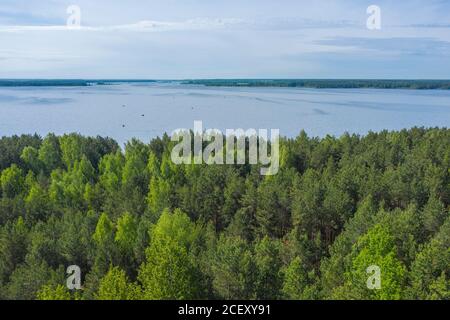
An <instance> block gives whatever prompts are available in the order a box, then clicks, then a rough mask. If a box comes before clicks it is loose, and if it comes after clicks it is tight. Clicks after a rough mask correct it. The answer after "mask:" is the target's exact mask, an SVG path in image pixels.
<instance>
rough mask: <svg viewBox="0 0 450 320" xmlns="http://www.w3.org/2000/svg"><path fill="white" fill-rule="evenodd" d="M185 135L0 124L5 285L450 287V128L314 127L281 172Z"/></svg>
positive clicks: (228, 290) (285, 146) (423, 291)
mask: <svg viewBox="0 0 450 320" xmlns="http://www.w3.org/2000/svg"><path fill="white" fill-rule="evenodd" d="M173 146H174V142H172V141H171V139H170V138H169V136H167V135H163V136H162V137H159V138H155V139H153V140H151V141H150V142H149V143H144V142H141V141H138V140H136V139H132V140H130V141H129V142H128V143H127V144H126V145H125V146H124V147H123V148H121V146H119V145H118V144H117V143H116V142H115V141H114V140H112V139H110V138H104V137H84V136H81V135H79V134H75V133H74V134H66V135H63V136H56V135H54V134H49V135H47V136H46V137H40V136H38V135H22V136H12V137H3V138H1V139H0V172H1V175H0V196H1V198H0V299H3V300H15V299H20V300H34V299H37V300H162V299H163V300H169V299H170V300H172V299H173V300H175V299H176V300H183V299H226V300H228V299H256V300H267V299H287V300H326V299H336V300H341V299H369V300H400V299H421V300H422V299H424V300H425V299H431V300H441V299H450V268H449V266H450V248H449V244H450V215H449V208H450V130H449V129H446V128H411V129H408V130H406V129H405V130H402V131H382V132H377V133H374V132H369V133H368V134H366V135H364V136H360V135H353V134H344V135H342V136H340V137H333V136H326V137H322V138H316V137H309V136H308V135H307V134H306V133H305V132H303V131H302V132H300V133H299V135H298V136H297V137H295V138H282V139H281V141H280V170H279V172H278V174H277V175H274V176H261V175H260V173H259V168H258V166H257V165H206V164H205V165H194V164H192V165H175V164H173V162H172V161H171V159H170V152H171V148H172V147H173ZM71 265H76V266H79V268H80V270H81V277H82V287H81V289H80V290H69V289H68V288H67V286H66V280H67V277H68V275H67V274H66V268H67V267H68V266H71ZM373 265H375V266H379V269H380V272H381V273H380V276H381V285H380V287H379V288H376V289H373V288H369V287H368V285H367V279H368V277H369V276H370V274H368V273H367V268H368V267H370V266H373Z"/></svg>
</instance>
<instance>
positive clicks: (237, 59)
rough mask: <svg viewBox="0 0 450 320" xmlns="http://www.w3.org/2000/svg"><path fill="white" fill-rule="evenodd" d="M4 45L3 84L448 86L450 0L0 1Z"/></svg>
mask: <svg viewBox="0 0 450 320" xmlns="http://www.w3.org/2000/svg"><path fill="white" fill-rule="evenodd" d="M372 4H374V5H377V6H379V7H380V8H381V30H369V29H367V27H366V20H367V18H368V16H369V15H368V14H367V12H366V9H367V7H368V6H369V5H372ZM69 5H77V6H79V8H80V9H81V29H79V30H69V29H67V28H66V27H65V24H66V21H67V18H68V16H69V15H68V14H67V12H66V9H67V7H68V6H69ZM0 44H1V45H0V78H133V79H139V78H143V79H187V78H422V79H423V78H429V79H430V78H434V79H448V78H450V1H442V0H440V1H438V0H406V1H387V0H372V1H365V0H341V1H338V0H322V1H317V0H314V1H313V0H309V1H303V0H271V1H268V0H127V1H123V0H96V1H92V0H70V1H65V0H47V1H43V0H40V1H37V0H1V2H0Z"/></svg>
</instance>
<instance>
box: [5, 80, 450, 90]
mask: <svg viewBox="0 0 450 320" xmlns="http://www.w3.org/2000/svg"><path fill="white" fill-rule="evenodd" d="M121 83H131V84H152V83H159V84H161V83H164V84H170V83H176V84H180V83H181V84H186V85H203V86H208V87H210V86H216V87H290V88H294V87H297V88H316V89H327V88H328V89H358V88H359V89H363V88H371V89H414V90H436V89H441V90H450V80H381V79H374V80H366V79H364V80H359V79H198V80H194V79H192V80H133V79H124V80H120V79H115V80H114V79H111V80H107V79H97V80H95V79H92V80H83V79H73V80H67V79H66V80H59V79H23V80H22V79H9V80H8V79H1V80H0V87H87V86H104V85H117V84H121Z"/></svg>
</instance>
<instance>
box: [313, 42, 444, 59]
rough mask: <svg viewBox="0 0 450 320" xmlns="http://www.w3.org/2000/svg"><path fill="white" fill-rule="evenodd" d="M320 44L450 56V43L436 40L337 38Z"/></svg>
mask: <svg viewBox="0 0 450 320" xmlns="http://www.w3.org/2000/svg"><path fill="white" fill-rule="evenodd" d="M317 43H318V44H321V45H327V46H335V47H351V48H354V49H358V50H371V51H377V52H379V53H383V54H392V53H395V54H402V55H417V56H424V55H427V56H432V55H443V56H448V55H450V42H448V41H443V40H439V39H434V38H418V37H393V38H352V37H337V38H334V39H326V40H318V41H317Z"/></svg>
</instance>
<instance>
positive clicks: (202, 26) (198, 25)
mask: <svg viewBox="0 0 450 320" xmlns="http://www.w3.org/2000/svg"><path fill="white" fill-rule="evenodd" d="M243 23H244V21H243V20H241V19H233V18H224V19H208V18H196V19H190V20H186V21H183V22H173V21H152V20H143V21H139V22H136V23H132V24H120V25H110V26H83V25H81V26H80V27H79V28H76V27H72V26H71V27H69V26H65V25H18V26H14V25H12V26H0V32H26V31H68V30H81V31H102V32H105V31H138V32H160V31H183V30H185V31H189V30H212V29H221V28H226V27H230V26H235V25H239V24H243Z"/></svg>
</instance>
